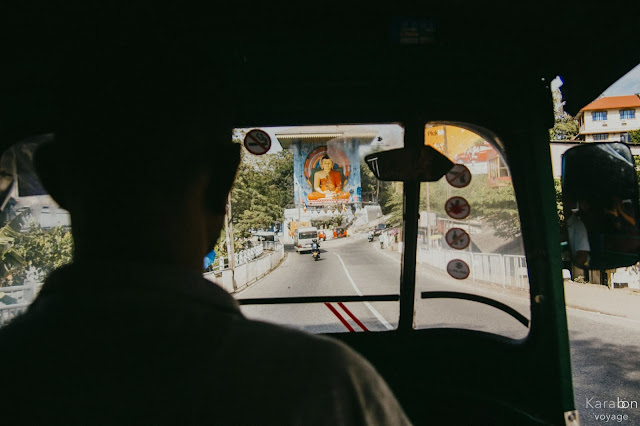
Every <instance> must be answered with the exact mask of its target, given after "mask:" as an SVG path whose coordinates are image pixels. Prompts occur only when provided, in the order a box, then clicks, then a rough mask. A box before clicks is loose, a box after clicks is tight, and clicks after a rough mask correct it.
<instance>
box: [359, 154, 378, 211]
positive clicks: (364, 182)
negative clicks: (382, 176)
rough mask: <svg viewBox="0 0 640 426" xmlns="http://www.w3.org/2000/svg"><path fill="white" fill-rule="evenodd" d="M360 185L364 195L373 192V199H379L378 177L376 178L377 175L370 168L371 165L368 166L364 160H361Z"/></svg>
mask: <svg viewBox="0 0 640 426" xmlns="http://www.w3.org/2000/svg"><path fill="white" fill-rule="evenodd" d="M360 186H361V188H362V195H363V197H364V196H365V194H373V197H371V199H372V200H373V201H377V200H376V195H379V194H377V191H378V179H376V177H375V175H374V174H373V172H372V171H371V170H370V169H369V166H367V164H366V163H365V162H364V160H362V161H361V162H360ZM365 200H366V198H365Z"/></svg>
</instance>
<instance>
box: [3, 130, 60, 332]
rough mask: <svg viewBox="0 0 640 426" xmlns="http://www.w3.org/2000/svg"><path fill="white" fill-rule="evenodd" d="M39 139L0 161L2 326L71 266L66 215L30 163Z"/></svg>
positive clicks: (41, 138) (23, 144)
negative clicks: (52, 277) (48, 280)
mask: <svg viewBox="0 0 640 426" xmlns="http://www.w3.org/2000/svg"><path fill="white" fill-rule="evenodd" d="M50 137H51V135H43V136H38V137H35V138H32V139H29V140H26V141H23V142H20V143H18V144H15V145H13V146H12V147H11V148H9V149H8V150H7V151H5V152H4V153H3V155H2V157H1V158H0V203H1V212H0V251H1V252H2V256H1V257H0V259H1V260H0V262H1V263H2V267H0V326H2V325H4V324H7V323H8V322H9V321H11V320H12V319H13V318H15V317H16V316H17V315H19V314H20V313H22V312H23V311H24V310H25V309H26V308H27V306H28V305H29V304H30V303H31V302H32V301H33V299H34V298H35V296H36V295H37V293H38V292H39V291H40V287H41V286H42V282H43V280H44V278H45V276H46V275H47V274H48V273H49V272H51V271H52V270H53V269H55V268H57V267H59V266H62V265H64V264H65V263H68V262H70V261H71V253H72V247H73V241H72V237H71V220H70V217H69V213H68V212H67V211H66V210H63V209H61V208H60V207H59V206H58V205H57V204H56V203H55V201H54V200H53V199H52V198H51V197H50V196H49V195H47V193H46V192H45V191H44V189H43V188H42V185H41V184H40V181H39V180H38V178H37V176H36V175H35V172H34V169H33V165H32V159H33V152H34V150H35V148H36V147H37V146H38V144H39V143H42V142H43V141H46V140H47V139H49V138H50Z"/></svg>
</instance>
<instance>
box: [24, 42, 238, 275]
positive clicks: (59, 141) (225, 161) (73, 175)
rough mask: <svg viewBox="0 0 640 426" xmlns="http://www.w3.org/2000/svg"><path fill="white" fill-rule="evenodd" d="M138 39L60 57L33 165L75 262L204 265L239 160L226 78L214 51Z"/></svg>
mask: <svg viewBox="0 0 640 426" xmlns="http://www.w3.org/2000/svg"><path fill="white" fill-rule="evenodd" d="M165 41H166V40H165ZM146 43H147V41H146V40H145V41H144V43H141V44H140V45H139V46H134V47H131V46H129V48H124V47H123V46H115V47H114V46H111V45H109V46H108V47H109V48H110V50H109V49H107V50H106V51H102V52H100V55H97V56H94V57H91V58H89V59H86V60H84V61H78V62H76V63H74V64H73V67H72V66H71V65H70V66H69V70H70V71H69V75H68V81H67V83H68V85H67V87H66V88H65V87H64V86H61V88H62V90H60V91H59V93H58V95H59V97H60V117H59V120H58V125H57V127H56V129H55V141H54V142H53V143H50V144H48V145H45V146H43V147H41V148H40V149H39V150H38V151H37V152H36V155H35V162H36V168H37V170H38V173H39V174H40V176H41V179H42V181H43V184H44V186H45V188H46V189H47V190H48V191H49V192H50V193H51V195H52V196H53V198H54V199H55V200H56V201H57V202H58V203H59V204H60V205H61V206H62V207H64V208H66V209H68V210H69V211H70V213H71V220H72V229H73V235H74V241H75V244H76V245H75V250H76V252H75V258H76V260H84V259H90V260H105V259H116V260H133V261H145V262H152V263H174V264H180V265H182V266H188V267H192V268H194V269H195V268H201V265H202V257H203V256H204V254H205V253H206V251H207V250H209V249H210V248H212V247H213V244H214V243H215V242H216V240H217V238H218V237H219V235H220V230H221V226H222V223H223V218H224V212H225V204H226V201H227V196H228V193H229V190H230V188H231V185H232V183H233V180H234V178H235V173H236V169H237V167H238V163H239V159H240V151H239V150H240V146H239V145H237V144H232V143H231V130H232V115H231V112H230V111H231V110H232V108H231V97H230V94H229V90H228V84H227V82H226V81H225V79H224V77H223V73H222V72H221V71H220V68H219V67H218V65H219V64H218V63H217V59H218V58H216V57H215V55H216V52H215V50H214V49H210V50H207V49H204V50H203V49H195V48H194V49H189V48H188V47H185V46H187V45H188V43H186V44H182V45H181V44H179V43H178V44H175V45H174V46H171V45H165V44H162V43H160V42H153V41H151V42H148V45H147V44H146ZM145 49H146V50H145ZM220 62H222V60H221V61H220ZM78 69H79V70H80V71H78Z"/></svg>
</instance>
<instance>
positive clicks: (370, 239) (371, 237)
mask: <svg viewBox="0 0 640 426" xmlns="http://www.w3.org/2000/svg"><path fill="white" fill-rule="evenodd" d="M372 241H373V234H369V242H372Z"/></svg>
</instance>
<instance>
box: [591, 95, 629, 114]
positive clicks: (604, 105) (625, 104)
mask: <svg viewBox="0 0 640 426" xmlns="http://www.w3.org/2000/svg"><path fill="white" fill-rule="evenodd" d="M633 107H640V97H638V95H626V96H607V97H605V98H600V99H596V100H595V101H593V102H591V103H590V104H589V105H587V106H586V107H584V108H582V109H581V110H580V111H592V110H595V109H613V108H633Z"/></svg>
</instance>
